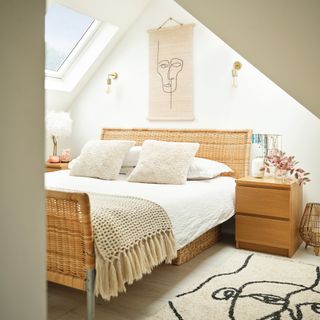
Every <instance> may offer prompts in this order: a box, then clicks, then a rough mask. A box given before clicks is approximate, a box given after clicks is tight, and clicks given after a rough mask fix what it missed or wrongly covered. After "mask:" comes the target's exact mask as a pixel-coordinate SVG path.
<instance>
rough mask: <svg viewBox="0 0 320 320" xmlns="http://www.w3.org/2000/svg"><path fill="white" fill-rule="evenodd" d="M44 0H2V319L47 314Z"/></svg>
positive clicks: (40, 318) (37, 319)
mask: <svg viewBox="0 0 320 320" xmlns="http://www.w3.org/2000/svg"><path fill="white" fill-rule="evenodd" d="M44 11H45V2H44V0H35V1H20V0H10V1H0V43H1V53H0V56H1V59H0V69H1V72H2V77H1V79H0V97H1V98H0V146H1V151H0V154H1V156H0V168H1V179H0V190H1V193H0V216H1V222H0V252H1V258H0V260H1V266H0V319H3V320H19V319H23V320H44V319H46V273H45V270H46V267H45V264H46V263H45V261H46V259H45V246H46V245H45V243H46V240H45V210H44V186H43V171H44V164H43V155H44V125H43V115H44V89H43V70H44V63H43V62H44V43H43V38H44V34H43V33H44V32H43V31H44V30H43V29H44V24H43V17H44Z"/></svg>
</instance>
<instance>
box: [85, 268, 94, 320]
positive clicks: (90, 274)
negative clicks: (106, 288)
mask: <svg viewBox="0 0 320 320" xmlns="http://www.w3.org/2000/svg"><path fill="white" fill-rule="evenodd" d="M94 281H95V270H94V269H91V270H88V271H87V281H86V287H87V288H86V290H87V318H86V319H87V320H94V317H95V299H94Z"/></svg>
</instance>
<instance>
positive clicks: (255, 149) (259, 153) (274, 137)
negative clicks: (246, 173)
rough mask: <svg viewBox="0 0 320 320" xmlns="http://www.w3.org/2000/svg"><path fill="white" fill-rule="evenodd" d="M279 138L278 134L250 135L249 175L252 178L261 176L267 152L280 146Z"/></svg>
mask: <svg viewBox="0 0 320 320" xmlns="http://www.w3.org/2000/svg"><path fill="white" fill-rule="evenodd" d="M281 138H282V136H281V135H279V134H265V133H254V134H253V135H252V147H251V158H252V161H251V176H252V177H254V178H263V176H264V173H265V172H264V171H265V170H264V168H265V166H264V162H265V158H266V157H267V155H268V154H270V153H271V152H272V151H273V150H275V149H279V148H280V147H281Z"/></svg>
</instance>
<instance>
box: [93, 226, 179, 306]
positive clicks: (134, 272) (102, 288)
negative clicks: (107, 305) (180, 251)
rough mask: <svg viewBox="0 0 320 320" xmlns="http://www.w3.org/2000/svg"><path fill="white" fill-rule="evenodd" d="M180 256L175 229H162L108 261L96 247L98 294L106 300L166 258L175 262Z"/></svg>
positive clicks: (169, 261) (96, 291) (124, 289)
mask: <svg viewBox="0 0 320 320" xmlns="http://www.w3.org/2000/svg"><path fill="white" fill-rule="evenodd" d="M176 256H177V250H176V245H175V239H174V237H173V234H172V231H167V232H162V233H160V234H156V235H154V236H152V237H149V238H147V239H146V240H143V241H141V242H139V243H138V244H135V245H134V246H133V247H132V248H130V249H129V250H127V251H126V252H122V253H121V254H120V256H119V257H117V258H115V259H113V260H112V261H105V260H104V259H103V257H102V256H101V255H100V253H99V251H98V250H97V249H96V282H95V294H96V296H98V295H99V294H100V295H101V296H102V298H103V299H105V300H110V299H111V297H117V296H118V293H119V292H125V291H126V287H125V284H126V283H128V284H132V283H133V281H135V280H139V279H141V278H142V276H143V275H144V274H147V273H150V272H151V271H152V269H153V267H155V266H157V265H159V264H160V263H162V262H163V261H165V262H166V263H171V261H172V260H173V259H174V258H175V257H176Z"/></svg>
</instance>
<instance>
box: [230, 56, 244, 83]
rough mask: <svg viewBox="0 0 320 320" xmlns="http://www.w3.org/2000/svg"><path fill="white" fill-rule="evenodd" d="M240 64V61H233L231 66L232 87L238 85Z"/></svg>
mask: <svg viewBox="0 0 320 320" xmlns="http://www.w3.org/2000/svg"><path fill="white" fill-rule="evenodd" d="M241 67H242V64H241V62H240V61H235V62H234V63H233V68H232V86H233V87H234V88H237V87H238V71H239V70H240V69H241Z"/></svg>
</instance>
